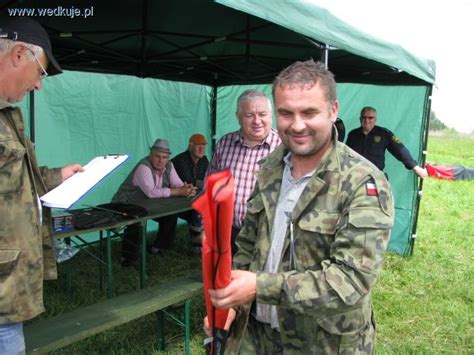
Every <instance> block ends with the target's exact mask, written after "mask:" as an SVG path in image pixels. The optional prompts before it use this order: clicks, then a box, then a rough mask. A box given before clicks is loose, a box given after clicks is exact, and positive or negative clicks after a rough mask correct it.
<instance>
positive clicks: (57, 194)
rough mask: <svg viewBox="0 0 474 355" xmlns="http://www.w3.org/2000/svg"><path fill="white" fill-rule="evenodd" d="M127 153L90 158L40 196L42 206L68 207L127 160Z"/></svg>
mask: <svg viewBox="0 0 474 355" xmlns="http://www.w3.org/2000/svg"><path fill="white" fill-rule="evenodd" d="M128 158H129V156H128V155H126V154H125V155H117V154H116V155H105V156H104V155H101V156H98V157H96V158H94V159H92V160H91V161H90V162H89V163H87V164H86V165H85V166H84V171H80V172H78V173H76V174H74V175H73V176H71V177H70V178H69V179H66V180H65V181H64V182H63V183H62V184H61V185H59V186H57V187H56V188H54V189H53V190H51V191H49V192H48V193H46V194H44V195H43V196H41V198H40V200H41V201H42V203H43V206H46V207H54V208H62V209H69V208H70V207H71V206H72V205H73V204H75V203H76V202H77V201H78V200H79V199H80V198H81V197H83V196H84V195H86V194H87V193H88V192H89V191H90V190H92V189H93V188H94V187H95V186H97V184H99V183H100V182H101V181H102V180H104V179H105V178H106V177H107V176H108V175H110V174H111V173H112V172H113V171H114V170H115V169H117V168H118V167H119V166H120V165H122V164H123V163H125V162H126V161H127V160H128Z"/></svg>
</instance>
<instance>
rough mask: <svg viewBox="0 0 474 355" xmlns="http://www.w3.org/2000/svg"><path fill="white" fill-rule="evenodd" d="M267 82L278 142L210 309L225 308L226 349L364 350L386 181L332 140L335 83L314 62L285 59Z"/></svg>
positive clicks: (369, 342)
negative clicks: (227, 326) (225, 279)
mask: <svg viewBox="0 0 474 355" xmlns="http://www.w3.org/2000/svg"><path fill="white" fill-rule="evenodd" d="M273 90H274V98H275V109H276V113H277V126H278V131H279V133H280V136H281V138H282V142H283V145H282V146H280V147H279V148H278V149H276V150H275V151H274V152H273V153H272V154H271V155H269V156H268V157H267V158H266V159H264V161H263V162H262V163H261V168H260V170H259V172H258V173H257V188H256V190H255V192H254V195H253V197H252V199H251V200H250V201H249V202H248V208H247V215H246V218H245V222H244V226H243V228H242V231H241V232H240V234H239V236H238V239H237V245H238V252H237V254H236V255H235V258H234V267H233V268H234V271H233V272H232V281H231V283H230V284H229V285H228V286H227V287H226V288H223V289H220V290H211V291H210V294H211V298H212V301H213V303H214V305H215V306H216V307H221V308H230V307H232V308H233V309H232V310H231V312H229V318H228V323H232V325H231V329H230V337H229V340H228V342H227V348H226V352H227V353H238V352H240V353H242V354H245V353H285V354H293V353H294V354H357V353H360V354H370V353H373V351H374V338H375V326H374V320H373V312H372V302H371V289H372V287H373V285H374V283H375V281H376V278H377V275H378V273H379V272H380V269H381V266H382V261H383V255H384V253H385V249H386V247H387V243H388V240H389V234H390V229H391V227H392V224H393V201H392V193H391V190H390V186H389V184H388V182H387V180H386V178H385V176H384V175H383V173H381V172H380V171H379V170H378V169H377V168H376V167H375V166H374V165H373V164H371V163H370V162H368V161H367V160H366V159H365V158H363V157H361V156H360V155H359V154H357V153H356V152H354V151H352V150H351V149H350V148H348V147H347V146H345V145H344V144H341V143H339V142H337V141H336V139H335V132H334V130H335V129H334V126H333V123H334V122H335V120H336V118H337V113H338V102H337V100H336V90H335V82H334V78H333V76H332V74H331V73H330V72H328V71H327V70H326V69H325V68H324V66H323V65H322V64H320V63H314V62H313V61H308V62H303V63H302V62H297V63H295V64H293V65H292V66H290V67H289V68H287V69H285V70H284V71H283V72H282V73H280V75H279V76H278V77H277V79H276V81H275V83H274V87H273ZM299 184H303V185H302V186H299ZM298 186H299V187H298ZM298 188H299V189H300V192H299V194H296V196H292V193H293V192H294V191H296V190H298ZM292 198H293V199H294V201H291V199H292ZM288 206H290V208H289V210H284V211H281V210H280V209H281V207H284V208H287V207H288ZM282 220H283V222H282ZM278 244H281V245H280V247H278ZM236 312H237V314H236ZM234 317H235V320H234V319H233V318H234ZM206 330H208V329H206Z"/></svg>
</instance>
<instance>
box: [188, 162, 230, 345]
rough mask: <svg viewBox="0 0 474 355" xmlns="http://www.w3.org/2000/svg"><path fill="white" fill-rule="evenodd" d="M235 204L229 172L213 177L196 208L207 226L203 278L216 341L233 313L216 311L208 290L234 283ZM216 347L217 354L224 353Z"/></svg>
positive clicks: (224, 171)
mask: <svg viewBox="0 0 474 355" xmlns="http://www.w3.org/2000/svg"><path fill="white" fill-rule="evenodd" d="M234 200H235V192H234V178H233V177H232V175H231V173H230V170H229V169H227V170H223V171H219V172H217V173H214V174H211V175H209V176H208V177H207V179H206V184H205V187H204V193H203V194H202V195H201V196H200V197H199V198H197V199H196V200H195V201H194V202H193V204H192V206H193V208H194V209H195V210H196V211H198V212H199V213H200V214H201V216H202V219H203V224H204V232H205V237H204V239H203V241H202V276H203V283H204V296H205V299H206V311H207V317H208V320H209V326H210V327H211V329H213V334H214V338H216V334H215V331H214V330H216V329H221V330H223V329H224V325H225V323H226V320H227V315H228V312H229V310H227V309H217V308H215V307H214V306H213V305H212V303H211V299H210V296H209V293H208V290H209V289H214V290H215V289H220V288H224V287H226V286H227V285H228V284H229V283H230V280H231V277H230V275H231V268H232V251H231V232H232V218H233V215H234ZM218 346H221V345H218ZM215 347H216V345H215V343H214V344H213V351H212V352H213V354H217V353H220V351H218V349H215ZM223 347H225V344H224V345H223Z"/></svg>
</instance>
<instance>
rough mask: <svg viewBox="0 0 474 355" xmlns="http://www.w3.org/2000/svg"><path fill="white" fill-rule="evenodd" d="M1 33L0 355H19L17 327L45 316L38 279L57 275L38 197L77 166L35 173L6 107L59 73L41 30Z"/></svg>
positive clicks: (20, 24) (16, 27) (12, 111)
mask: <svg viewBox="0 0 474 355" xmlns="http://www.w3.org/2000/svg"><path fill="white" fill-rule="evenodd" d="M0 34H1V35H2V37H0V353H1V354H21V353H24V340H23V332H22V322H23V321H25V320H28V319H31V318H33V317H35V316H36V315H38V314H39V313H41V312H43V311H44V306H43V279H54V278H56V276H57V275H56V261H55V258H54V250H53V245H52V239H51V221H50V217H51V214H50V210H49V209H47V208H41V206H40V202H39V196H41V195H43V194H44V193H46V192H47V191H48V189H49V188H52V187H54V186H56V185H58V184H60V183H61V182H62V181H63V180H64V179H66V178H68V177H69V176H71V175H73V174H74V173H75V172H76V171H79V170H81V169H82V167H81V166H80V165H79V164H72V165H69V166H66V167H64V168H62V169H61V168H56V169H48V168H46V167H42V168H40V167H38V164H37V162H36V157H35V154H34V150H33V146H32V144H31V142H30V141H29V140H28V139H27V138H26V137H25V135H24V124H23V118H22V115H21V111H20V109H19V108H13V107H11V106H12V104H13V103H14V102H17V101H19V100H21V99H22V97H23V96H24V95H25V94H26V92H28V91H30V90H34V89H36V90H39V89H40V88H41V79H42V77H43V74H44V72H45V69H44V68H48V70H49V71H50V74H55V73H59V70H60V68H59V66H57V63H56V64H55V65H56V66H57V67H54V64H53V63H52V59H51V58H52V56H51V45H50V44H49V39H48V37H47V34H46V31H44V29H43V28H42V27H41V26H40V25H39V24H38V23H36V22H34V21H32V20H29V19H22V18H14V19H7V20H5V21H3V20H2V21H1V22H0ZM5 38H6V39H5ZM40 45H43V46H44V47H41V46H40ZM50 56H51V57H50ZM48 58H49V64H50V65H49V66H48ZM54 63H55V62H54ZM52 64H53V65H52Z"/></svg>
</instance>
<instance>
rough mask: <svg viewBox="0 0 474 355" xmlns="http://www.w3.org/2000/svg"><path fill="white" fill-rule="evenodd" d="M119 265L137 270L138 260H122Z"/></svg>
mask: <svg viewBox="0 0 474 355" xmlns="http://www.w3.org/2000/svg"><path fill="white" fill-rule="evenodd" d="M121 265H122V267H133V268H135V269H137V270H138V260H129V259H123V260H122V263H121Z"/></svg>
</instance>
